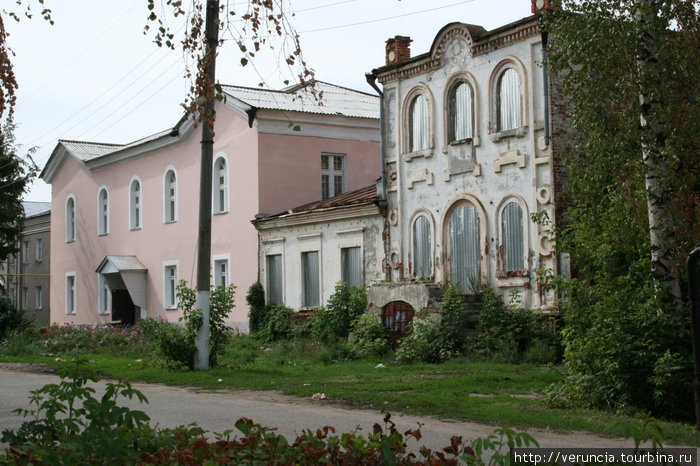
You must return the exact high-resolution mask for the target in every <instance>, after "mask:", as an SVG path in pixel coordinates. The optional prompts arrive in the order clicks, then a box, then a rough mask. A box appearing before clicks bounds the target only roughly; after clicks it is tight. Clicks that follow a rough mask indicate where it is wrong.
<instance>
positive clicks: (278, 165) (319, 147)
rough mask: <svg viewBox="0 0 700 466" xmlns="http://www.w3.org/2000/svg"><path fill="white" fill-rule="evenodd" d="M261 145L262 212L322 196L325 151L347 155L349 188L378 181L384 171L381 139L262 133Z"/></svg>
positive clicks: (284, 208) (270, 211)
mask: <svg viewBox="0 0 700 466" xmlns="http://www.w3.org/2000/svg"><path fill="white" fill-rule="evenodd" d="M377 132H378V131H377ZM259 148H260V159H259V160H260V162H259V167H260V169H259V174H260V175H259V176H260V212H261V213H267V214H276V213H279V212H282V211H283V210H286V209H290V208H292V207H297V206H300V205H303V204H306V203H309V202H314V201H317V200H319V199H321V153H322V152H330V153H340V154H345V155H346V157H345V160H346V177H347V178H346V188H347V189H346V191H353V190H355V189H359V188H363V187H365V186H368V185H370V184H372V183H374V182H375V180H376V179H377V178H379V176H380V173H381V171H380V160H379V142H377V141H357V140H348V139H334V138H323V137H312V136H296V135H293V136H292V135H281V134H266V133H261V134H260V145H259Z"/></svg>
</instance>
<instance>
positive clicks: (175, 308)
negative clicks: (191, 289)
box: [163, 306, 177, 311]
mask: <svg viewBox="0 0 700 466" xmlns="http://www.w3.org/2000/svg"><path fill="white" fill-rule="evenodd" d="M163 309H165V310H166V311H177V306H166V307H164V308H163Z"/></svg>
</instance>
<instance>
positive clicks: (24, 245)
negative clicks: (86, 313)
mask: <svg viewBox="0 0 700 466" xmlns="http://www.w3.org/2000/svg"><path fill="white" fill-rule="evenodd" d="M22 205H23V206H24V215H25V220H24V229H23V230H22V237H21V238H20V240H19V252H18V253H17V254H16V255H12V256H10V257H9V258H8V259H7V260H5V261H4V262H3V263H2V265H0V285H1V286H2V287H3V292H4V293H7V295H8V296H10V297H12V298H13V300H14V301H15V303H17V306H18V307H20V308H22V309H24V310H25V311H26V314H25V315H26V317H28V318H29V319H32V321H33V322H34V325H36V326H44V325H48V324H49V314H50V308H49V293H50V288H49V287H50V280H49V273H50V267H49V264H50V260H49V258H50V250H51V203H50V202H28V201H25V202H23V203H22Z"/></svg>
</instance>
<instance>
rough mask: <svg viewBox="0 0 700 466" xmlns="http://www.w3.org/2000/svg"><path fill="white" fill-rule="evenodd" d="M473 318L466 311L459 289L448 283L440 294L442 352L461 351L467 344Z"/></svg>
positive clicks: (457, 352) (456, 352)
mask: <svg viewBox="0 0 700 466" xmlns="http://www.w3.org/2000/svg"><path fill="white" fill-rule="evenodd" d="M473 320H474V318H473V317H472V316H471V315H469V313H467V312H466V303H465V302H464V297H463V296H462V294H461V291H460V290H459V288H457V286H456V285H455V284H453V283H450V284H449V286H448V287H447V290H446V291H445V294H444V295H443V296H442V318H441V320H440V339H441V345H442V347H443V352H449V353H455V354H459V353H463V352H464V350H465V349H466V345H467V335H468V333H469V331H470V329H471V328H473V326H474V322H473Z"/></svg>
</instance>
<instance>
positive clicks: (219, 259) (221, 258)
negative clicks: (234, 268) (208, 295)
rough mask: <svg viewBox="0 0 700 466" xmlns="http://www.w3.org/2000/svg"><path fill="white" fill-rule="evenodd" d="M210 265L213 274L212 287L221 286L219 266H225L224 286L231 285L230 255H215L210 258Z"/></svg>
mask: <svg viewBox="0 0 700 466" xmlns="http://www.w3.org/2000/svg"><path fill="white" fill-rule="evenodd" d="M211 263H212V266H213V268H214V273H213V277H212V279H213V280H214V287H217V286H221V283H220V281H221V280H220V279H221V270H220V268H219V266H220V265H221V264H226V275H225V282H224V283H225V284H224V286H226V287H227V286H229V285H230V284H231V254H217V255H216V256H212V258H211Z"/></svg>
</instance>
